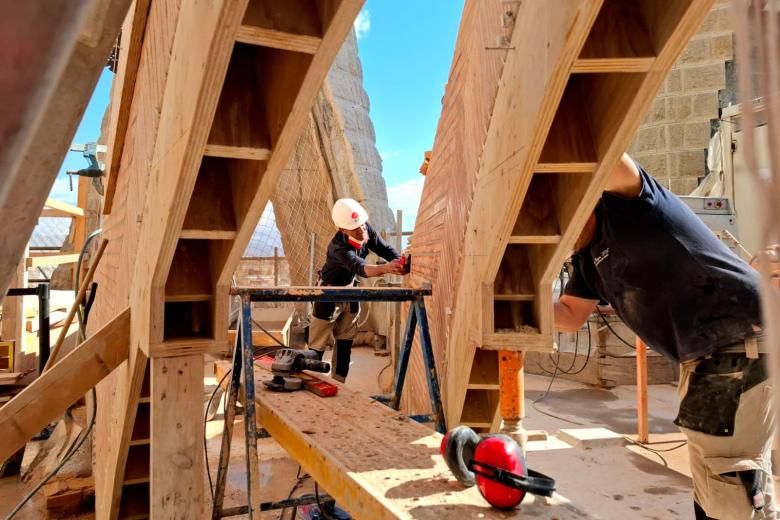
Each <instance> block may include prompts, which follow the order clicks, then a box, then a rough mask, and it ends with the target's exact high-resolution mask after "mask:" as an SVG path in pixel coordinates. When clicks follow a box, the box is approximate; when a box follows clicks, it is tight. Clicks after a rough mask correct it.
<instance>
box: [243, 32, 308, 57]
mask: <svg viewBox="0 0 780 520" xmlns="http://www.w3.org/2000/svg"><path fill="white" fill-rule="evenodd" d="M236 41H239V42H241V43H248V44H251V45H261V46H263V47H272V48H274V49H283V50H286V51H293V52H304V53H306V54H314V53H316V52H317V49H319V48H320V44H321V43H322V38H318V37H317V36H309V35H306V34H293V33H287V32H283V31H277V30H274V29H267V28H265V27H254V26H251V25H241V27H239V29H238V33H236Z"/></svg>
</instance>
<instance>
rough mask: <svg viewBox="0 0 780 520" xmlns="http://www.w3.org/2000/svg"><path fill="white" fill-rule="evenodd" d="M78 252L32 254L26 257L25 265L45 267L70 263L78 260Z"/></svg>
mask: <svg viewBox="0 0 780 520" xmlns="http://www.w3.org/2000/svg"><path fill="white" fill-rule="evenodd" d="M78 260H79V254H78V253H68V254H64V255H63V254H53V255H50V254H33V255H30V256H28V257H27V259H26V261H25V265H26V266H27V267H28V268H30V267H33V268H34V267H45V266H47V265H60V264H72V263H75V262H78Z"/></svg>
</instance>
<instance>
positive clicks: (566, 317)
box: [554, 294, 599, 332]
mask: <svg viewBox="0 0 780 520" xmlns="http://www.w3.org/2000/svg"><path fill="white" fill-rule="evenodd" d="M598 302H599V301H598V300H588V299H586V298H578V297H577V296H570V295H568V294H564V295H563V296H561V297H560V299H559V300H558V301H557V302H555V304H554V311H555V312H554V314H555V328H556V329H558V330H559V331H561V332H575V331H577V330H579V329H580V327H582V325H583V324H584V323H585V320H587V319H588V316H590V313H592V312H593V309H595V308H596V304H597V303H598Z"/></svg>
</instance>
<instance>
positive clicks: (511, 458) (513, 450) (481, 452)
mask: <svg viewBox="0 0 780 520" xmlns="http://www.w3.org/2000/svg"><path fill="white" fill-rule="evenodd" d="M474 462H475V464H476V463H479V462H482V463H484V464H490V465H491V466H495V467H497V468H501V469H504V470H506V471H509V472H511V473H514V474H515V475H526V474H527V473H526V470H525V465H524V463H523V453H522V451H520V447H519V446H518V445H517V444H516V443H513V442H507V441H506V440H505V439H502V438H500V437H487V438H485V439H483V440H482V441H481V442H480V443H479V444H477V449H476V451H475V452H474ZM476 469H477V468H475V471H476ZM477 487H478V488H479V492H480V494H481V495H482V496H483V497H484V498H485V500H487V501H488V503H489V504H490V505H491V506H493V507H497V508H499V509H511V508H513V507H515V506H517V505H518V504H519V503H520V502H522V500H523V498H524V497H525V491H523V490H521V489H515V488H512V487H509V486H506V485H504V484H500V483H498V482H496V481H494V480H490V479H489V478H486V477H483V476H481V475H479V474H477Z"/></svg>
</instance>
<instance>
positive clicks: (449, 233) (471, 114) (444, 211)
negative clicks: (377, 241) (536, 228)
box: [404, 0, 507, 412]
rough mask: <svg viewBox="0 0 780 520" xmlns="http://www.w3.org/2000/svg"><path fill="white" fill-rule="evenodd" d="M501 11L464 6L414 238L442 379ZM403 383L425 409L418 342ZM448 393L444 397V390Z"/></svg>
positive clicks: (492, 89)
mask: <svg viewBox="0 0 780 520" xmlns="http://www.w3.org/2000/svg"><path fill="white" fill-rule="evenodd" d="M503 9H504V6H503V4H502V2H501V1H499V0H477V1H474V0H471V1H467V2H466V4H465V7H464V10H463V16H462V19H461V23H460V28H459V31H458V40H457V43H456V46H455V54H454V57H453V60H452V67H451V68H450V76H449V79H448V81H447V86H446V90H445V93H444V99H443V101H442V113H441V117H440V119H439V125H438V127H437V130H436V138H435V140H434V144H433V153H432V156H431V161H430V164H429V168H428V172H427V174H426V177H425V184H424V186H423V195H422V199H421V202H420V207H419V209H418V212H417V221H416V222H415V226H414V230H415V232H414V237H413V239H412V242H411V252H412V255H413V256H414V262H413V263H412V273H411V276H410V283H411V284H412V285H420V284H421V283H423V282H430V283H431V284H432V285H433V287H434V291H433V296H431V297H429V298H427V299H426V305H427V310H428V320H429V323H430V328H431V340H432V343H433V348H434V354H435V357H436V364H437V369H438V370H439V377H440V378H442V379H441V380H442V381H443V380H446V377H447V374H448V371H449V367H448V358H447V356H446V355H445V346H446V343H447V337H448V330H449V327H450V319H451V318H450V316H451V315H452V312H453V308H454V303H455V302H454V299H455V290H456V289H457V280H458V277H459V275H458V273H459V272H460V270H461V268H462V263H461V262H462V256H461V255H462V247H463V241H464V238H465V227H466V220H467V218H468V214H469V211H470V208H471V199H472V197H473V191H474V183H475V180H476V174H477V171H478V169H479V156H480V152H481V150H482V147H483V142H484V139H485V135H486V131H487V126H488V123H489V121H490V114H491V112H492V111H493V103H494V100H495V96H496V92H497V90H498V81H499V78H500V77H501V71H502V68H503V65H504V60H505V58H506V56H507V51H501V50H493V51H487V50H485V49H486V47H493V46H495V40H496V35H499V34H503V33H504V29H503V28H502V27H501V13H502V12H503ZM404 315H405V314H404ZM406 385H407V386H406V388H407V390H406V397H405V399H404V403H405V409H407V410H414V411H419V412H427V411H428V408H429V407H430V401H429V399H428V394H427V392H428V389H427V385H426V383H425V379H424V368H423V363H422V358H421V356H420V355H419V345H415V349H414V352H413V355H412V358H411V360H410V366H409V376H408V378H407V383H406ZM443 397H444V398H445V400H446V398H447V395H446V392H445V395H444V396H443ZM445 404H446V403H445Z"/></svg>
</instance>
